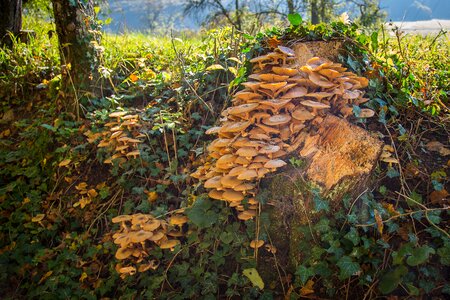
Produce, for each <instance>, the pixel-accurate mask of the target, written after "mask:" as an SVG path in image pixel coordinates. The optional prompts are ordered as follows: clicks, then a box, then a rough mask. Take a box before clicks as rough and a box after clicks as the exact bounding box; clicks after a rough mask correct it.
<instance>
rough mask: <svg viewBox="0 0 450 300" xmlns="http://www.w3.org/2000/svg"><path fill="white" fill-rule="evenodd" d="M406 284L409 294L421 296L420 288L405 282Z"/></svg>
mask: <svg viewBox="0 0 450 300" xmlns="http://www.w3.org/2000/svg"><path fill="white" fill-rule="evenodd" d="M405 286H406V287H407V288H408V294H409V295H411V296H419V289H418V288H416V287H415V286H414V285H412V284H410V283H405Z"/></svg>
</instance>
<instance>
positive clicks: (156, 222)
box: [141, 219, 161, 231]
mask: <svg viewBox="0 0 450 300" xmlns="http://www.w3.org/2000/svg"><path fill="white" fill-rule="evenodd" d="M160 225H161V221H160V220H156V219H153V220H151V221H150V223H148V222H147V223H145V224H142V225H141V227H142V229H144V230H145V231H154V230H156V229H158V228H159V226H160Z"/></svg>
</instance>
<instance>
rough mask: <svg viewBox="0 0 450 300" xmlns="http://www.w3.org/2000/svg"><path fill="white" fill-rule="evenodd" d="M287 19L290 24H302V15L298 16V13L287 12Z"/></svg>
mask: <svg viewBox="0 0 450 300" xmlns="http://www.w3.org/2000/svg"><path fill="white" fill-rule="evenodd" d="M288 20H289V23H291V25H292V26H298V25H300V24H302V22H303V18H302V16H300V14H298V13H295V14H289V15H288Z"/></svg>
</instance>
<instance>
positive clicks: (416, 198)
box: [406, 191, 423, 206]
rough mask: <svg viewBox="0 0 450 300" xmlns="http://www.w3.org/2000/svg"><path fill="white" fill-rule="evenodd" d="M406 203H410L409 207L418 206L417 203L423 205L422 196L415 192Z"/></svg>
mask: <svg viewBox="0 0 450 300" xmlns="http://www.w3.org/2000/svg"><path fill="white" fill-rule="evenodd" d="M406 202H407V203H408V205H409V206H415V205H418V204H417V203H420V204H422V202H423V200H422V195H421V194H418V193H416V192H415V191H413V192H412V193H411V195H409V198H406Z"/></svg>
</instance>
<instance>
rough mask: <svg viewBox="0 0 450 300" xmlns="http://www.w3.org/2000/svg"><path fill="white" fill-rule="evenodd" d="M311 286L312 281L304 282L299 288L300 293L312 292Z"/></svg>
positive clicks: (307, 293) (312, 284) (303, 294)
mask: <svg viewBox="0 0 450 300" xmlns="http://www.w3.org/2000/svg"><path fill="white" fill-rule="evenodd" d="M313 286H314V281H312V280H308V281H307V282H306V284H305V286H303V287H302V288H301V289H300V295H302V296H306V295H309V294H314V289H313Z"/></svg>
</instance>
